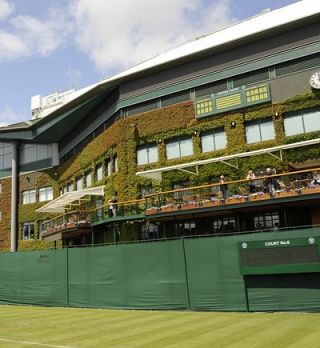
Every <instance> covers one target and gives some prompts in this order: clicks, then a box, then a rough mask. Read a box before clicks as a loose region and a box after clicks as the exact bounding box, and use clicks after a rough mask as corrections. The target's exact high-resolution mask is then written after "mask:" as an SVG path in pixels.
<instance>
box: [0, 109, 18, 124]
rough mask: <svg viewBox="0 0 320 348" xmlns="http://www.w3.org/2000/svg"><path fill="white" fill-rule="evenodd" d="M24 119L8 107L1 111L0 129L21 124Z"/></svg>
mask: <svg viewBox="0 0 320 348" xmlns="http://www.w3.org/2000/svg"><path fill="white" fill-rule="evenodd" d="M22 119H23V117H21V116H18V115H17V114H16V113H15V112H14V111H13V110H12V109H11V108H9V107H8V106H6V107H5V108H4V109H3V110H1V111H0V127H3V126H5V125H8V124H12V123H18V122H21V120H22Z"/></svg>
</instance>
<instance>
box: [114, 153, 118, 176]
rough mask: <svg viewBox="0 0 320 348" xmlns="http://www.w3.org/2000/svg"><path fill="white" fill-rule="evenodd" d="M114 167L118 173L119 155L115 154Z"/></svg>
mask: <svg viewBox="0 0 320 348" xmlns="http://www.w3.org/2000/svg"><path fill="white" fill-rule="evenodd" d="M113 169H114V172H115V173H118V170H119V169H118V157H117V156H115V157H114V158H113Z"/></svg>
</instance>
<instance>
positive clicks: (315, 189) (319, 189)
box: [302, 185, 320, 194]
mask: <svg viewBox="0 0 320 348" xmlns="http://www.w3.org/2000/svg"><path fill="white" fill-rule="evenodd" d="M302 193H303V194H313V193H320V185H317V186H315V187H307V188H306V189H304V190H303V191H302Z"/></svg>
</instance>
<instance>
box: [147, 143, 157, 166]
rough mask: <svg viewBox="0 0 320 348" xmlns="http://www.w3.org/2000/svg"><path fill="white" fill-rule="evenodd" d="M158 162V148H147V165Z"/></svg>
mask: <svg viewBox="0 0 320 348" xmlns="http://www.w3.org/2000/svg"><path fill="white" fill-rule="evenodd" d="M154 162H158V147H157V146H156V145H154V146H150V147H149V163H154Z"/></svg>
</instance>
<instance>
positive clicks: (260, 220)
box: [253, 212, 280, 230]
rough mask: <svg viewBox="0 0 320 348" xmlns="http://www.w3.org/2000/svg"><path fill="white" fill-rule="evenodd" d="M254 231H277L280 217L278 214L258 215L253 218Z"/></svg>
mask: <svg viewBox="0 0 320 348" xmlns="http://www.w3.org/2000/svg"><path fill="white" fill-rule="evenodd" d="M253 222H254V229H255V230H260V229H278V228H279V226H280V216H279V213H278V212H271V213H265V214H260V215H257V216H254V217H253Z"/></svg>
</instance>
